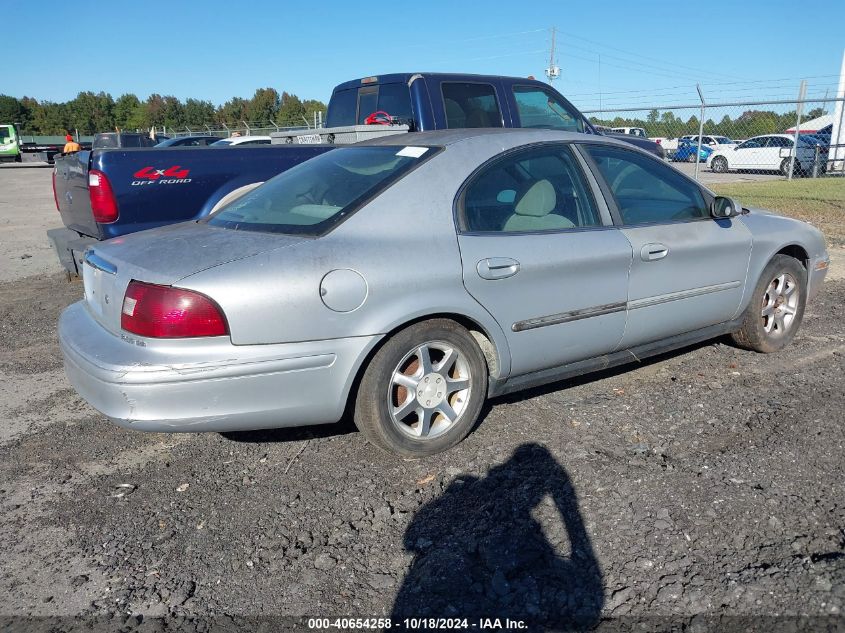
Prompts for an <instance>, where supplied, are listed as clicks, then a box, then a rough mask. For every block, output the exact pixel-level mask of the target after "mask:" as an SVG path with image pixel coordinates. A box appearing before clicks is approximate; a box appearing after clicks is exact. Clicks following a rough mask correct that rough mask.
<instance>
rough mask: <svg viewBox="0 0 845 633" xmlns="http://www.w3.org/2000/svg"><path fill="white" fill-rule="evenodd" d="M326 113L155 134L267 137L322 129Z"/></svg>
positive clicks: (163, 129) (172, 129) (170, 129)
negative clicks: (287, 132)
mask: <svg viewBox="0 0 845 633" xmlns="http://www.w3.org/2000/svg"><path fill="white" fill-rule="evenodd" d="M325 116H326V113H325V112H322V111H317V112H313V113H309V115H308V116H302V117H299V118H298V119H295V118H294V119H291V120H285V121H279V122H276V121H239V122H238V123H235V124H226V123H208V124H205V125H197V126H189V125H185V126H181V127H172V126H171V127H168V126H166V125H163V126H161V127H157V128H156V133H157V134H163V135H164V136H171V137H174V136H193V135H195V134H206V135H209V136H220V137H223V138H228V137H230V136H269V135H270V134H271V133H272V132H286V131H289V130H293V131H296V130H310V129H314V128H318V127H322V125H323V120H324V119H325Z"/></svg>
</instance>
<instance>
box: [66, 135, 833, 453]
mask: <svg viewBox="0 0 845 633" xmlns="http://www.w3.org/2000/svg"><path fill="white" fill-rule="evenodd" d="M828 264H829V259H828V255H827V252H826V250H825V243H824V239H823V237H822V235H821V233H820V232H819V231H818V230H816V229H815V228H813V227H812V226H810V225H808V224H805V223H802V222H798V221H795V220H791V219H787V218H783V217H779V216H776V215H772V214H770V213H767V212H765V211H759V210H755V209H752V210H749V209H743V208H742V207H741V205H740V204H739V203H738V202H737V201H735V200H731V199H727V198H721V197H717V196H715V195H714V194H713V193H711V192H710V191H708V190H707V189H705V188H703V187H701V186H700V185H699V184H697V183H695V182H694V181H692V180H690V179H689V178H687V177H686V176H684V175H683V174H681V173H680V172H678V171H676V170H675V169H674V168H672V167H671V166H668V165H666V164H664V163H663V162H661V161H659V160H657V159H655V158H654V157H652V156H651V155H649V154H646V153H644V152H642V151H639V150H637V149H635V148H632V147H631V146H630V145H628V144H624V143H621V142H618V141H614V140H613V139H610V138H603V137H597V136H595V135H593V136H583V135H578V134H571V133H564V132H555V131H549V130H480V129H474V130H449V131H443V132H428V133H422V134H406V135H396V136H391V137H387V138H384V139H380V140H379V141H376V142H373V143H369V144H365V145H360V144H359V145H353V146H348V147H343V148H338V149H335V150H333V151H331V152H328V153H326V154H323V155H321V156H318V157H316V158H314V159H311V160H309V161H307V162H304V163H302V164H301V165H298V166H297V167H295V168H293V169H291V170H290V171H287V172H285V173H283V174H281V175H279V176H277V177H276V178H274V179H272V180H270V181H268V182H267V183H265V184H264V185H262V186H260V187H258V188H257V189H255V190H254V191H252V192H251V193H249V194H247V195H246V196H244V197H243V198H240V199H239V200H237V201H235V202H233V203H231V204H229V205H228V206H226V207H224V208H222V209H221V210H220V211H218V212H216V213H215V214H213V215H212V216H210V217H209V218H207V219H205V220H202V221H199V222H189V223H184V224H178V225H174V226H170V227H165V228H161V229H155V230H151V231H145V232H142V233H137V234H134V235H130V236H128V237H123V238H119V239H115V240H111V241H108V242H104V243H103V244H100V245H97V246H96V247H94V249H93V250H89V251H88V252H87V254H86V257H85V264H84V266H83V271H84V272H83V277H84V285H85V299H84V300H83V301H81V302H79V303H77V304H74V305H72V306H70V307H69V308H68V309H67V310H66V311H65V312H64V313H63V314H62V316H61V321H60V325H59V336H60V341H61V348H62V351H63V353H64V357H65V368H66V371H67V374H68V376H69V378H70V381H71V382H72V384H73V385H74V387H75V388H76V390H77V391H78V392H79V393H80V394H81V395H82V396H83V397H84V398H85V399H86V400H88V401H89V402H90V403H91V404H92V405H94V407H96V408H97V409H99V410H100V411H102V412H103V413H104V414H105V415H106V416H108V417H109V418H110V419H112V420H113V421H114V422H116V423H118V424H120V425H123V426H125V427H127V428H132V429H140V430H146V431H232V430H242V429H257V428H268V427H285V426H298V425H306V424H321V423H328V422H335V421H337V420H339V419H340V418H341V417H342V415H343V414H344V411H345V410H347V407H348V408H349V410H351V411H352V412H353V416H354V420H355V423H356V424H357V426H358V428H359V429H360V430H361V431H362V432H363V433H365V434H366V436H367V437H368V438H369V439H370V440H371V441H372V442H373V443H374V444H376V445H378V446H380V447H382V448H385V449H387V450H391V451H394V452H396V453H399V454H402V455H406V456H421V455H428V454H432V453H436V452H438V451H442V450H445V449H447V448H449V447H451V446H453V445H454V444H456V443H457V442H459V441H461V440H462V439H463V438H464V437H465V436H466V435H467V434H468V433H469V432H470V430H471V429H472V427H473V425H474V424H475V423H476V422H477V420H478V418H479V415H480V412H481V409H482V404H483V403H484V400H485V398H488V397H493V396H497V395H500V394H504V393H508V392H513V391H517V390H520V389H524V388H527V387H532V386H536V385H540V384H543V383H549V382H553V381H557V380H561V379H564V378H567V377H571V376H574V375H577V374H583V373H586V372H590V371H593V370H596V369H601V368H606V367H608V366H612V365H618V364H622V363H627V362H631V361H637V360H639V359H642V358H644V357H646V356H649V355H653V354H657V353H660V352H664V351H666V350H669V349H673V348H678V347H682V346H686V345H690V344H692V343H695V342H698V341H701V340H704V339H708V338H712V337H716V336H719V335H723V334H731V335H732V336H733V339H734V340H735V341H736V343H737V344H739V345H741V346H743V347H746V348H749V349H752V350H756V351H759V352H776V351H778V350H780V349H781V348H783V347H784V346H785V345H786V344H788V343H789V341H790V340H791V339H792V338H793V337H794V336H795V334H796V331H797V330H798V327H799V325H800V323H801V319H802V315H803V313H804V307H805V305H806V303H807V301H808V300H810V299H811V298H812V297H813V296H814V295H815V294H816V293H817V292H818V290H819V288H820V286H821V284H822V280H823V278H824V275H825V273H826V270H827V267H828Z"/></svg>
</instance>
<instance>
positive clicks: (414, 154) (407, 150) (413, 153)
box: [396, 145, 428, 158]
mask: <svg viewBox="0 0 845 633" xmlns="http://www.w3.org/2000/svg"><path fill="white" fill-rule="evenodd" d="M427 151H428V148H427V147H412V146H410V145H409V146H407V147H403V148H402V149H400V150H399V151H398V152H396V155H397V156H407V157H408V158H419V157H420V156H422V155H423V154H425V153H426V152H427Z"/></svg>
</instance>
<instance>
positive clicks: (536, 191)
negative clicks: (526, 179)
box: [514, 180, 557, 218]
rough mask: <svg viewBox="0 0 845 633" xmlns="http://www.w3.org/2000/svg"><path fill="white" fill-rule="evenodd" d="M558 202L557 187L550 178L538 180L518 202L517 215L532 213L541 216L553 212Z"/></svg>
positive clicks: (515, 209)
mask: <svg viewBox="0 0 845 633" xmlns="http://www.w3.org/2000/svg"><path fill="white" fill-rule="evenodd" d="M556 204H557V196H556V195H555V188H554V187H553V186H552V183H550V182H549V181H548V180H538V181H537V182H535V183H534V184H533V185H531V187H529V188H528V191H526V192H525V193H524V194H522V198H520V199H519V202H517V203H516V207H515V208H514V211H515V212H516V214H517V215H530V216H534V217H537V218H541V217H543V216H544V215H548V214H549V213H551V212H552V209H554V208H555V205H556Z"/></svg>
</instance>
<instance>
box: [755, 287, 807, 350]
mask: <svg viewBox="0 0 845 633" xmlns="http://www.w3.org/2000/svg"><path fill="white" fill-rule="evenodd" d="M800 300H801V297H800V294H799V292H798V281H797V280H796V279H795V277H793V276H792V275H791V274H789V273H787V272H784V273H783V274H780V275H777V276H776V277H775V278H774V279H772V281H771V282H770V283H769V285H768V287H767V288H766V291H765V293H764V294H763V302H762V303H763V308H762V311H761V313H760V316H761V318H762V321H763V331H765V332H766V333H767V334H769V335H771V336H785V335H786V333H787V332H789V329H790V328H791V327H792V325H793V323H795V316H796V315H797V314H798V304H799V302H800Z"/></svg>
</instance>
